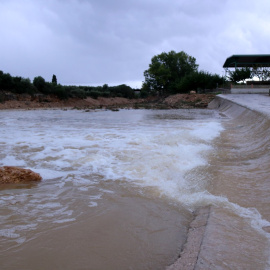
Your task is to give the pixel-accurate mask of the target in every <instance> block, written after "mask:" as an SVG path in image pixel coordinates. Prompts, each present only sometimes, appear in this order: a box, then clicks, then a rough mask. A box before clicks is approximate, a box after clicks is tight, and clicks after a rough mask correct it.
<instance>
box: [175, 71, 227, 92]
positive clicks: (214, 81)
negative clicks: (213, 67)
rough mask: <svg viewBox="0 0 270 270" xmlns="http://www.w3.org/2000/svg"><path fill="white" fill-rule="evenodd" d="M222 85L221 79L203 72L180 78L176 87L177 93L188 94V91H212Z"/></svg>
mask: <svg viewBox="0 0 270 270" xmlns="http://www.w3.org/2000/svg"><path fill="white" fill-rule="evenodd" d="M222 84H223V78H222V77H221V76H219V75H217V74H211V73H208V72H205V71H196V72H193V73H190V74H188V75H186V76H185V77H183V78H182V80H181V82H180V83H179V85H178V89H177V91H178V92H179V93H184V92H189V91H190V90H199V89H214V88H216V87H217V86H218V85H222Z"/></svg>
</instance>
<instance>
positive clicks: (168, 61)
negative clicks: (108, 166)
mask: <svg viewBox="0 0 270 270" xmlns="http://www.w3.org/2000/svg"><path fill="white" fill-rule="evenodd" d="M241 72H242V73H244V71H241ZM242 73H241V74H240V75H241V76H242V77H243V76H244V75H243V74H242ZM240 75H239V76H240ZM144 76H145V81H144V83H143V86H142V89H132V88H131V87H130V86H127V85H125V84H121V85H118V86H108V85H107V84H104V85H103V86H63V85H61V84H59V83H58V82H57V78H56V75H55V74H53V75H52V80H51V82H46V80H45V79H44V78H43V77H41V76H37V77H35V78H34V79H33V82H32V83H31V81H30V79H28V78H22V77H12V76H11V75H10V74H9V73H4V72H3V71H0V94H3V93H4V91H8V92H12V93H15V94H23V93H27V94H30V95H35V94H44V95H55V96H57V97H58V98H60V99H68V98H73V97H76V98H81V99H84V98H87V97H92V98H98V97H124V98H137V97H141V98H146V97H148V96H149V95H156V94H157V93H159V94H160V95H169V94H177V93H187V92H189V91H191V90H195V91H200V92H203V91H204V90H205V89H215V88H216V87H217V86H218V85H222V84H223V81H224V80H223V77H220V76H219V75H216V74H214V75H213V74H210V73H208V72H204V71H198V64H197V63H196V59H195V58H194V57H192V56H190V55H188V54H187V53H185V52H183V51H181V52H178V53H176V52H175V51H170V52H168V53H165V52H163V53H161V54H159V55H156V56H154V57H153V58H152V59H151V63H150V65H149V69H147V70H145V72H144ZM232 76H233V74H232ZM239 76H238V77H239ZM241 76H240V77H241ZM245 76H246V75H245ZM238 77H237V79H235V80H236V81H237V80H238V79H239V78H238ZM242 77H241V78H242ZM135 90H139V91H136V92H137V93H136V94H135ZM2 96H3V95H2Z"/></svg>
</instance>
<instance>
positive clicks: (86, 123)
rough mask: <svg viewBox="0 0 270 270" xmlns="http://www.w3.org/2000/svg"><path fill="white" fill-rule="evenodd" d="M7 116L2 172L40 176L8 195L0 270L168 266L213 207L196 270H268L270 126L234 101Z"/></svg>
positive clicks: (0, 202) (2, 120)
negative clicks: (200, 214) (196, 221)
mask: <svg viewBox="0 0 270 270" xmlns="http://www.w3.org/2000/svg"><path fill="white" fill-rule="evenodd" d="M0 116H1V117H0V129H1V136H0V158H1V159H0V165H1V166H3V165H13V166H19V167H23V168H29V169H32V170H33V171H35V172H38V173H40V175H41V176H42V178H43V180H42V182H40V183H37V184H34V185H17V186H10V185H5V186H2V187H1V190H0V214H1V217H0V266H1V269H21V270H24V269H25V270H26V269H27V270H30V269H41V270H42V269H44V270H45V269H70V270H71V269H72V270H73V269H93V270H97V269H98V270H106V269H134V270H140V269H141V270H145V269H149V270H150V269H151V270H157V269H165V268H166V266H168V265H170V264H172V263H173V262H174V261H175V260H176V259H177V258H178V256H179V254H180V252H181V249H182V247H183V245H184V243H185V241H186V237H187V231H188V228H189V224H190V222H191V220H192V218H193V211H194V210H196V209H197V208H199V207H202V206H208V205H210V206H211V209H212V210H211V211H212V212H211V215H210V221H211V222H209V226H208V227H209V228H208V227H207V230H206V237H205V240H204V242H203V245H204V246H203V250H202V251H201V253H200V258H199V262H200V264H198V266H197V267H198V269H268V267H269V236H268V233H267V227H268V226H270V223H269V222H268V220H270V208H269V207H268V206H269V203H270V196H269V191H270V190H269V189H270V184H269V174H270V171H269V164H270V158H269V150H270V143H269V129H270V127H269V126H270V122H269V120H268V119H267V118H265V117H263V116H262V115H260V114H257V113H255V112H252V111H249V110H247V109H244V108H242V107H239V106H236V105H232V104H230V103H228V105H226V106H225V105H223V107H222V106H221V107H220V108H217V109H214V110H200V109H196V110H153V111H152V110H120V111H118V112H112V111H95V112H94V111H92V112H86V111H83V110H81V111H77V110H67V111H64V110H35V111H1V112H0ZM205 265H207V268H204V266H205ZM200 266H201V268H200Z"/></svg>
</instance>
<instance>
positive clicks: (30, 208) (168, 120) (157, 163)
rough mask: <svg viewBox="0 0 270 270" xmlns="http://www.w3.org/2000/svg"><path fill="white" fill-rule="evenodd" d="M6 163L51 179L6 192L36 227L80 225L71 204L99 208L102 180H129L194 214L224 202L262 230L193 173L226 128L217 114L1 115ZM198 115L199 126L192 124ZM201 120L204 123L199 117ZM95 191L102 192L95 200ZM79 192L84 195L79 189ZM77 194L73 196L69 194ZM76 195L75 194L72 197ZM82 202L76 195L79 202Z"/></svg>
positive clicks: (5, 231) (255, 217) (15, 233)
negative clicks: (192, 177)
mask: <svg viewBox="0 0 270 270" xmlns="http://www.w3.org/2000/svg"><path fill="white" fill-rule="evenodd" d="M1 114H2V117H1V120H0V124H1V123H2V124H3V123H4V124H5V125H6V128H5V129H4V130H3V136H2V137H1V140H2V144H0V150H1V153H2V154H3V155H5V158H4V159H3V160H2V164H3V163H5V164H3V165H12V166H25V167H27V168H30V169H32V170H34V171H36V172H38V173H40V174H41V176H42V177H43V179H44V180H45V181H43V182H42V183H41V184H40V185H38V186H37V188H36V190H35V191H34V192H32V191H31V190H27V191H25V192H24V193H20V192H19V191H18V190H17V191H12V190H9V191H2V193H1V194H2V195H1V197H0V205H1V207H2V208H3V209H6V210H7V211H8V213H7V216H12V213H14V211H15V212H16V213H17V212H18V213H19V214H18V220H20V218H21V219H22V220H24V221H28V222H29V224H30V223H31V220H32V219H33V218H36V217H38V218H37V222H40V223H44V222H45V223H46V222H47V223H48V224H51V223H53V224H60V223H65V222H73V221H75V220H76V217H75V216H74V211H73V209H72V206H70V205H71V203H72V200H73V199H80V197H81V196H82V195H84V196H85V195H86V194H87V192H89V194H91V195H89V196H87V197H84V198H86V199H85V200H86V201H87V205H88V206H89V207H97V206H98V205H99V204H98V201H99V200H102V195H103V194H104V193H106V192H111V191H110V190H106V188H105V189H103V188H101V187H100V186H99V182H100V181H108V180H112V181H115V180H121V181H125V182H128V183H131V184H135V185H138V186H140V187H142V188H144V187H146V188H148V187H154V188H156V189H157V190H158V191H159V192H158V194H159V196H166V197H167V198H171V199H173V200H175V201H177V202H180V203H181V204H183V205H186V207H187V208H189V209H191V210H192V209H194V208H195V207H196V206H198V205H209V204H211V203H212V204H222V205H223V206H224V207H230V208H231V209H232V211H236V212H237V213H238V214H239V215H241V216H243V217H245V218H250V219H251V220H252V224H253V225H252V226H255V227H256V226H257V227H258V228H262V226H263V225H264V226H265V224H268V223H267V222H266V221H263V220H262V219H261V217H260V216H259V214H258V213H256V211H253V210H250V209H243V208H241V207H238V206H236V205H234V204H232V203H230V202H228V200H227V199H226V198H222V197H217V196H213V195H211V194H209V193H208V192H207V191H206V190H205V188H204V184H203V183H202V182H203V180H202V179H201V177H200V175H198V176H196V174H195V178H194V179H193V180H192V181H191V180H190V179H189V178H188V177H187V175H188V174H189V172H190V171H192V170H196V168H199V167H204V166H208V159H207V156H208V154H209V153H210V152H211V151H213V149H212V141H213V140H214V139H215V138H216V137H217V136H219V134H220V132H221V131H222V130H223V127H222V124H221V123H220V121H219V120H218V119H217V118H216V117H215V116H214V115H212V112H211V113H210V112H209V113H208V114H207V111H204V115H203V116H201V115H198V111H197V112H192V113H191V112H189V111H187V112H185V111H170V112H159V111H120V112H117V113H115V112H104V111H103V112H97V113H91V114H87V113H82V112H78V111H65V112H64V111H35V113H34V114H33V112H31V111H30V112H29V111H23V112H16V111H14V112H9V113H5V112H1ZM190 117H193V118H194V119H193V120H186V119H189V118H190ZM196 117H197V118H196ZM93 186H96V187H97V190H98V191H96V190H95V194H93V193H92V192H94V191H93V190H94V189H93V188H92V187H93ZM71 188H75V189H76V193H75V192H72V191H71ZM69 192H70V193H69ZM70 194H72V195H70ZM74 196H75V197H74ZM0 226H1V227H2V229H1V230H0V235H3V236H5V237H8V238H11V239H17V241H20V240H19V239H21V235H20V232H19V231H20V230H24V229H27V228H24V227H17V229H16V230H14V229H12V228H11V227H12V224H9V223H8V221H7V220H3V222H2V223H1V222H0Z"/></svg>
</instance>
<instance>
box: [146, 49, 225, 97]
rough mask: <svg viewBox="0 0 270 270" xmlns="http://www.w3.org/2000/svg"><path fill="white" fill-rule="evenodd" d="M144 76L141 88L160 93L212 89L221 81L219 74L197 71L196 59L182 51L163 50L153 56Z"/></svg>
mask: <svg viewBox="0 0 270 270" xmlns="http://www.w3.org/2000/svg"><path fill="white" fill-rule="evenodd" d="M144 76H145V82H144V83H143V87H142V90H144V91H148V92H149V93H156V92H158V93H159V94H161V95H163V94H176V93H187V92H189V91H190V90H199V89H214V88H216V87H217V85H218V84H222V83H223V78H222V77H220V76H219V75H216V74H215V75H212V74H210V73H208V72H204V71H198V65H197V64H196V59H195V58H194V57H192V56H189V55H188V54H187V53H185V52H183V51H181V52H179V53H176V52H175V51H170V52H169V53H165V52H163V53H161V54H159V55H156V56H154V57H153V58H152V59H151V64H150V65H149V69H147V70H146V71H145V72H144Z"/></svg>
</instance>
